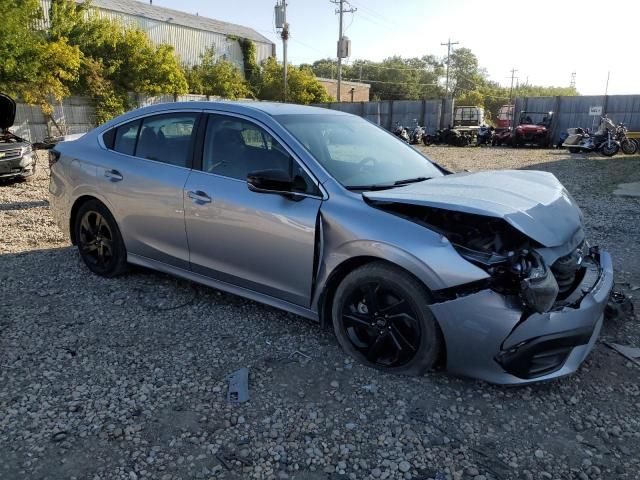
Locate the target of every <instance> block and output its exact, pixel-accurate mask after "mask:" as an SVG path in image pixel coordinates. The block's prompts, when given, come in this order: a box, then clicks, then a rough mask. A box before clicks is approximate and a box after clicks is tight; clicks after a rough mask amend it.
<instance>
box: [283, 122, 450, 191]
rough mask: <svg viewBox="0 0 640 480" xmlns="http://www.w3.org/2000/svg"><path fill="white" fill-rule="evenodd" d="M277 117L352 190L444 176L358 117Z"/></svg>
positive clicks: (429, 162) (392, 137) (390, 137)
mask: <svg viewBox="0 0 640 480" xmlns="http://www.w3.org/2000/svg"><path fill="white" fill-rule="evenodd" d="M277 118H278V121H279V122H280V123H281V124H282V125H283V126H284V127H285V128H286V129H287V130H288V131H289V132H291V134H292V135H293V136H294V137H296V139H298V141H300V143H302V144H303V145H304V146H305V147H306V148H307V150H308V151H309V152H310V153H311V154H312V155H313V156H314V157H315V158H316V160H318V162H320V163H321V164H322V166H323V167H324V168H325V169H326V170H327V171H328V172H329V173H330V174H331V175H332V176H333V177H334V178H335V179H336V180H337V181H338V182H340V183H341V184H342V185H343V186H345V187H346V188H349V189H351V190H358V189H362V190H366V189H375V188H379V189H381V188H393V187H394V186H399V185H402V184H406V183H411V182H417V181H424V180H428V179H430V178H433V177H440V176H442V175H443V173H442V172H441V171H440V170H439V169H438V167H436V166H435V165H434V164H433V163H432V162H431V161H430V160H429V159H428V158H427V157H425V156H424V155H422V154H420V153H419V152H418V151H417V150H415V149H414V148H413V147H410V146H409V145H407V144H406V143H404V142H402V141H400V140H398V139H397V138H395V137H394V136H393V135H391V134H389V133H387V132H386V131H384V130H383V129H381V128H380V127H377V126H376V125H373V124H372V123H370V122H368V121H366V120H363V119H362V118H360V117H356V116H351V115H349V116H347V115H331V114H327V115H324V114H321V115H279V116H278V117H277Z"/></svg>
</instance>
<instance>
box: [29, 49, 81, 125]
mask: <svg viewBox="0 0 640 480" xmlns="http://www.w3.org/2000/svg"><path fill="white" fill-rule="evenodd" d="M34 53H35V58H34V60H33V61H34V63H35V64H36V65H37V66H38V72H37V75H36V76H35V77H34V78H33V79H32V80H31V81H30V82H28V83H27V84H25V85H24V86H23V88H22V89H21V94H22V97H23V98H24V100H25V101H26V102H27V103H31V104H34V105H38V106H40V108H42V112H43V113H44V114H45V115H47V116H49V117H50V118H51V120H53V117H51V115H52V113H53V107H52V105H51V103H52V101H60V100H62V99H63V98H64V97H67V96H68V95H69V94H70V93H71V89H70V86H71V85H73V84H74V83H76V82H77V81H78V74H79V71H80V56H81V54H80V50H79V49H78V47H74V46H71V45H69V44H68V43H67V41H66V39H65V38H61V39H58V40H55V41H52V42H40V43H39V44H38V46H37V47H36V49H35V52H34Z"/></svg>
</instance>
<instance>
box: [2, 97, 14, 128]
mask: <svg viewBox="0 0 640 480" xmlns="http://www.w3.org/2000/svg"><path fill="white" fill-rule="evenodd" d="M15 120H16V102H15V101H14V100H13V98H11V97H9V96H8V95H5V94H4V93H0V130H5V129H7V128H9V127H11V126H13V122H15Z"/></svg>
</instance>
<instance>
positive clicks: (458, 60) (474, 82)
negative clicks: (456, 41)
mask: <svg viewBox="0 0 640 480" xmlns="http://www.w3.org/2000/svg"><path fill="white" fill-rule="evenodd" d="M485 77H486V72H484V71H483V70H481V69H480V68H479V67H478V58H477V57H476V56H475V54H474V53H473V52H472V51H471V50H470V49H468V48H458V49H456V50H454V51H453V52H452V53H451V57H450V62H449V92H451V94H452V95H453V97H459V96H461V95H463V94H465V92H469V91H471V90H474V89H475V88H476V87H477V86H478V85H479V84H481V83H482V81H483V80H484V78H485Z"/></svg>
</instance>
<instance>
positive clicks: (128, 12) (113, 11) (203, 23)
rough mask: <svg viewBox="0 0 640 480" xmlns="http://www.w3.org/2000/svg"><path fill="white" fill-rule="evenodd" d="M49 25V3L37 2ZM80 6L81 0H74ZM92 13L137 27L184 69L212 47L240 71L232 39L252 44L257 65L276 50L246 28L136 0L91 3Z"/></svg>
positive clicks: (237, 50) (45, 0)
mask: <svg viewBox="0 0 640 480" xmlns="http://www.w3.org/2000/svg"><path fill="white" fill-rule="evenodd" d="M40 1H41V5H42V10H43V13H44V16H45V23H46V24H47V25H48V23H49V9H50V8H51V0H40ZM76 1H78V3H81V2H82V0H76ZM91 7H92V10H93V11H94V12H95V13H96V14H97V15H98V16H99V17H101V18H108V19H110V20H115V21H118V22H120V23H121V24H123V25H125V26H127V27H137V28H140V29H142V30H144V31H145V32H147V34H148V35H149V38H150V39H151V41H152V42H153V43H155V44H162V43H165V44H169V45H172V46H173V47H174V49H175V52H176V54H177V56H178V58H179V59H180V61H181V62H182V63H183V64H184V65H187V66H191V65H194V64H197V63H199V61H200V55H201V54H202V53H203V52H204V51H205V50H206V49H207V48H210V47H213V48H214V49H215V52H216V56H218V57H220V56H223V57H224V58H226V59H227V60H229V61H231V62H233V63H235V64H236V65H237V66H238V67H240V70H241V71H243V72H244V70H243V65H244V61H243V57H242V50H241V49H240V45H239V44H238V42H237V41H236V40H234V39H233V37H238V38H247V39H249V40H253V42H254V43H255V45H256V54H257V60H258V63H260V62H261V61H263V60H265V59H266V58H268V57H272V56H273V57H275V54H276V46H275V44H274V43H273V42H272V41H271V40H269V39H268V38H267V37H265V36H264V35H261V34H260V33H258V32H256V31H255V30H253V29H251V28H249V27H243V26H242V25H235V24H233V23H227V22H222V21H220V20H214V19H212V18H206V17H201V16H199V15H192V14H190V13H185V12H180V11H178V10H172V9H170V8H164V7H158V6H155V5H151V4H150V3H147V2H140V1H137V0H92V1H91Z"/></svg>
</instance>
